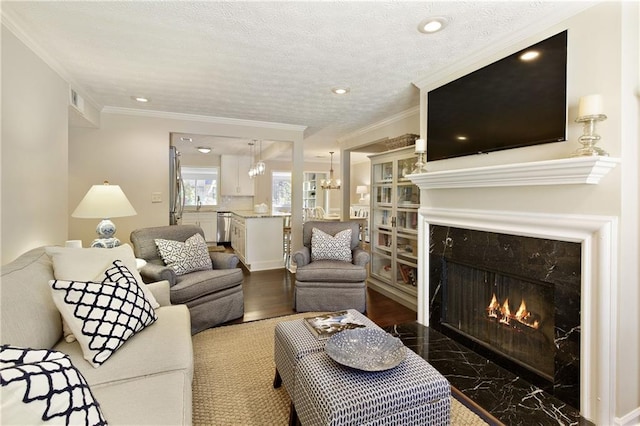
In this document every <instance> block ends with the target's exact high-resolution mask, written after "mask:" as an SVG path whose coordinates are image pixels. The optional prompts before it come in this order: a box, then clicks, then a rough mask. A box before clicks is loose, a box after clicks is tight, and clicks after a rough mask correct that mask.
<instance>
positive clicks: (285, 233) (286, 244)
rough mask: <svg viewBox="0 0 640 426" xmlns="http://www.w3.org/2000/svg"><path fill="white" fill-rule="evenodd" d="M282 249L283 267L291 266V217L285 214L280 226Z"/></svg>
mask: <svg viewBox="0 0 640 426" xmlns="http://www.w3.org/2000/svg"><path fill="white" fill-rule="evenodd" d="M282 251H283V253H284V267H285V268H287V269H289V266H291V217H290V216H286V217H285V218H284V220H283V227H282Z"/></svg>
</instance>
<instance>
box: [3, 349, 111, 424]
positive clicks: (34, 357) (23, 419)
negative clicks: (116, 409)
mask: <svg viewBox="0 0 640 426" xmlns="http://www.w3.org/2000/svg"><path fill="white" fill-rule="evenodd" d="M0 384H1V385H2V388H1V389H0V402H1V403H2V405H1V407H0V411H2V422H3V423H4V424H32V425H35V424H45V423H49V424H78V425H79V424H83V425H106V424H107V422H106V420H105V418H104V416H103V415H102V412H101V411H100V405H99V404H98V402H97V401H96V400H95V398H94V396H93V394H92V393H91V390H90V389H89V385H88V384H87V381H86V380H85V378H84V377H83V376H82V374H81V373H80V371H78V370H77V369H76V368H75V367H74V366H73V364H71V360H70V359H69V357H68V356H67V355H65V354H64V353H62V352H58V351H51V350H48V349H27V348H18V347H14V346H9V345H4V346H1V347H0Z"/></svg>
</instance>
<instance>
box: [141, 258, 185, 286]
mask: <svg viewBox="0 0 640 426" xmlns="http://www.w3.org/2000/svg"><path fill="white" fill-rule="evenodd" d="M140 275H142V279H143V280H144V281H145V282H148V283H154V282H156V281H169V286H174V285H175V284H176V277H177V276H176V271H174V270H173V269H171V268H169V267H168V266H165V265H156V264H154V263H147V264H146V265H144V266H143V267H142V268H140Z"/></svg>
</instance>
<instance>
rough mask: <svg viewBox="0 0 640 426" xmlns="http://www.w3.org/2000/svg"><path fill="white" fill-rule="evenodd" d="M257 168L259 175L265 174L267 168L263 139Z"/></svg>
mask: <svg viewBox="0 0 640 426" xmlns="http://www.w3.org/2000/svg"><path fill="white" fill-rule="evenodd" d="M254 142H255V141H254ZM255 170H256V174H258V175H263V174H264V172H265V170H267V166H266V164H264V162H263V161H262V141H260V154H259V155H258V162H257V163H256V167H255Z"/></svg>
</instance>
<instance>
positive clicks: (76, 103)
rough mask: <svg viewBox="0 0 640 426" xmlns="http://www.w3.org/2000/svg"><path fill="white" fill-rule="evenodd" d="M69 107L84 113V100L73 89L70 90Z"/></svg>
mask: <svg viewBox="0 0 640 426" xmlns="http://www.w3.org/2000/svg"><path fill="white" fill-rule="evenodd" d="M69 105H71V106H72V107H74V108H75V109H77V110H78V111H79V112H81V113H84V99H82V96H80V95H79V94H78V92H76V91H75V90H73V89H72V88H69Z"/></svg>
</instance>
